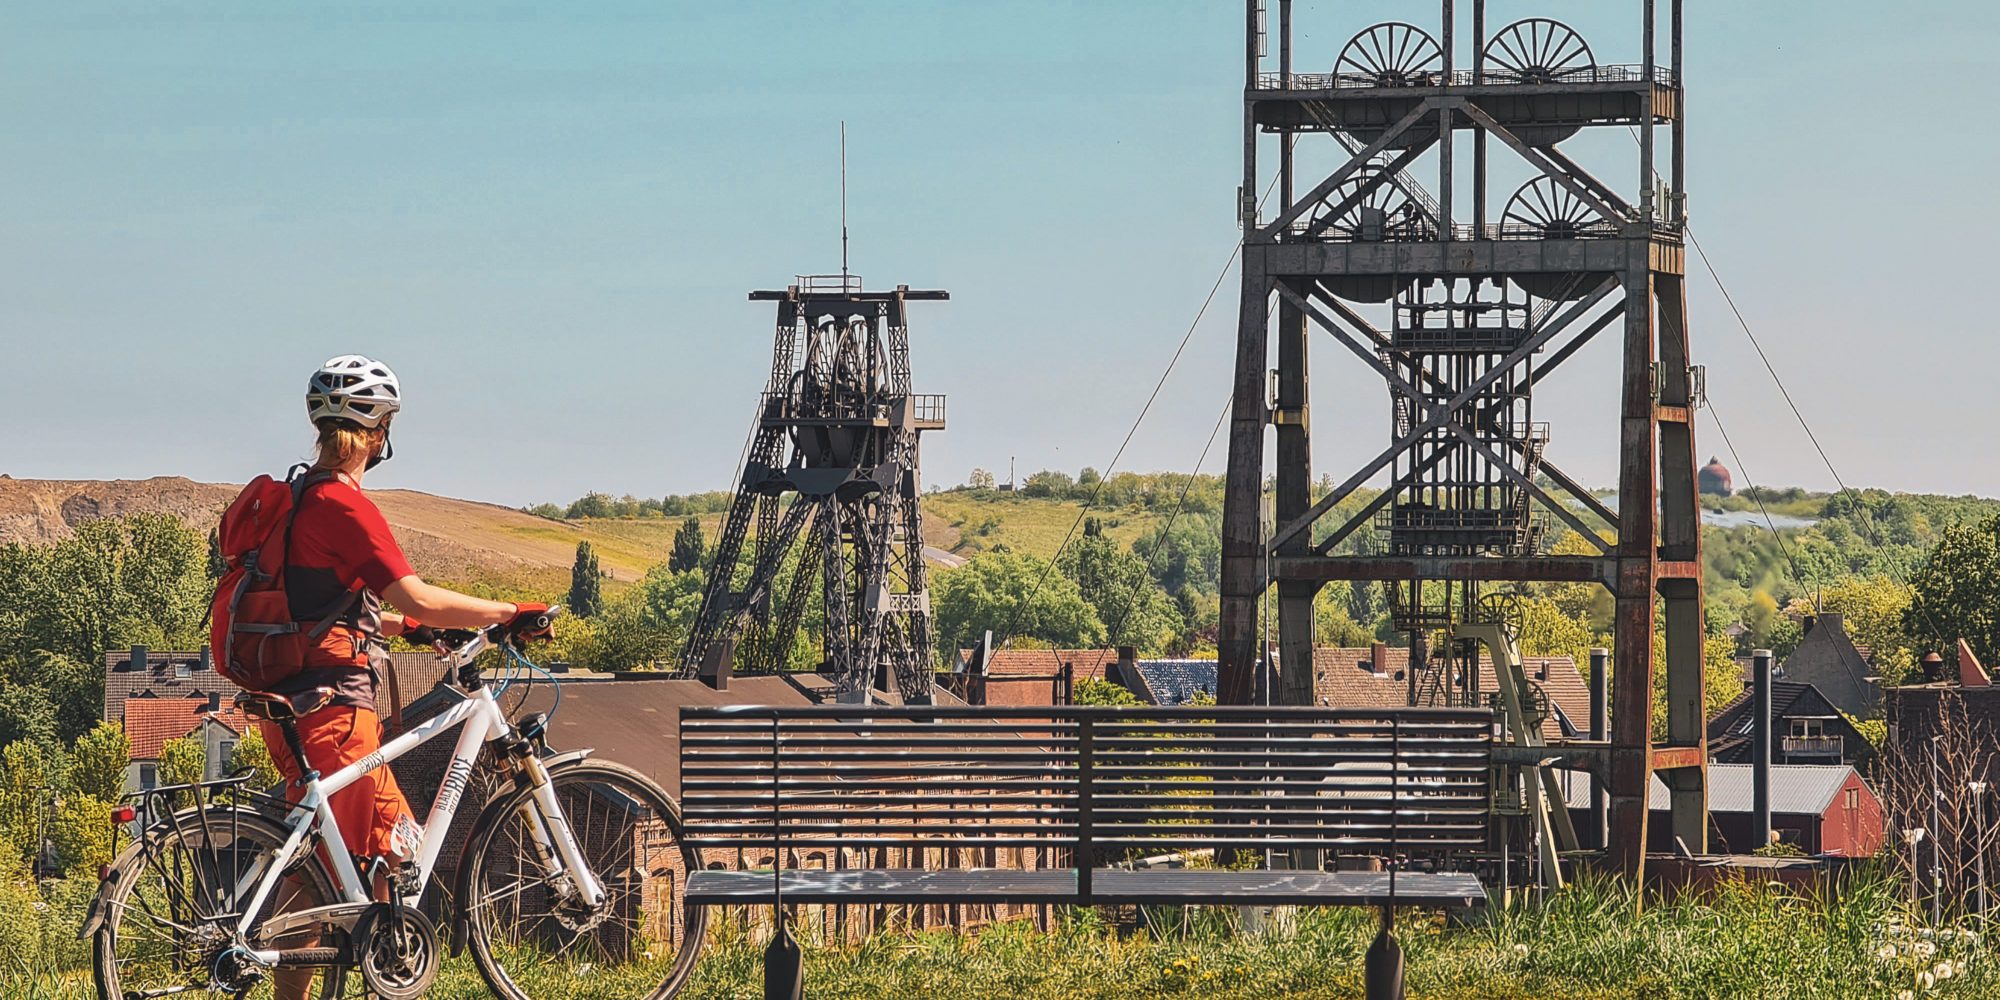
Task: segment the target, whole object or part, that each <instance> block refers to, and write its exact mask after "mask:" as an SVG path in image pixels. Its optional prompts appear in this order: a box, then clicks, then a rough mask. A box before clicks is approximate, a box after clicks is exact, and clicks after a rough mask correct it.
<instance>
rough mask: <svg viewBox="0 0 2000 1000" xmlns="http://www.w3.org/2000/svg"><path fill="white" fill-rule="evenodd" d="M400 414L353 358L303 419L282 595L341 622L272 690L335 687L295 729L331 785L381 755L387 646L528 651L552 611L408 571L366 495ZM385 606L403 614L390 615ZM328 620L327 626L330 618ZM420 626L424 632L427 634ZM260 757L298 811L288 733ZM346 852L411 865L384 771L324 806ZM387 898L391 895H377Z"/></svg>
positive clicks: (329, 374)
mask: <svg viewBox="0 0 2000 1000" xmlns="http://www.w3.org/2000/svg"><path fill="white" fill-rule="evenodd" d="M400 409H402V387H401V385H400V384H399V383H398V381H397V379H396V375H395V373H394V372H392V371H390V370H389V367H388V366H387V365H385V364H382V363H381V362H379V361H374V360H371V359H369V358H365V357H362V356H360V355H354V354H348V355H342V356H340V357H336V358H332V359H329V360H328V361H327V362H326V363H325V364H323V365H321V366H320V367H319V370H318V371H316V372H314V373H313V375H312V378H311V380H310V382H309V383H308V385H307V388H306V412H307V415H308V416H309V418H310V419H311V421H312V424H313V427H314V428H315V429H316V430H317V432H318V441H317V452H318V455H317V460H316V461H315V462H314V463H313V464H312V466H311V468H310V469H309V470H308V471H307V472H306V473H305V475H306V476H307V477H308V478H307V482H306V485H305V488H304V490H303V492H302V493H301V494H300V498H299V502H298V507H297V512H296V518H295V520H294V521H293V523H292V528H291V532H290V539H289V551H288V553H287V559H286V563H285V590H286V597H287V599H288V601H289V603H290V605H291V610H292V616H293V618H294V619H295V620H297V621H300V622H310V623H314V624H317V623H319V622H320V621H322V620H323V619H328V618H331V620H333V621H335V622H336V624H335V625H334V626H332V627H330V628H328V629H325V630H324V631H323V632H322V633H320V634H321V638H320V639H319V640H318V643H317V645H316V647H315V648H314V649H313V650H312V652H311V654H309V655H308V657H307V659H308V660H309V661H310V662H309V663H308V664H300V665H298V666H299V667H300V668H301V669H299V671H298V672H297V673H296V674H293V675H291V676H290V677H287V678H286V679H284V680H282V681H280V682H278V683H275V684H273V685H271V690H272V692H273V693H276V694H282V695H287V696H296V695H299V694H304V693H306V692H309V691H311V690H312V689H314V688H317V687H328V688H332V689H333V691H334V695H333V698H332V700H331V701H330V702H329V703H328V705H327V707H325V708H321V709H319V710H317V711H315V712H313V713H312V714H310V715H307V716H305V717H304V718H301V719H299V720H298V730H299V738H300V742H301V743H302V745H303V746H304V748H305V755H306V765H307V766H308V767H310V768H312V769H314V770H317V771H319V772H320V773H321V774H332V773H333V772H335V771H337V770H339V769H340V768H342V767H344V766H346V765H348V764H351V763H353V762H355V761H357V760H360V759H361V758H363V757H365V756H367V755H368V754H371V753H374V752H375V751H376V750H377V749H379V748H380V746H381V738H382V724H381V720H380V717H379V716H378V715H377V713H376V701H375V698H376V684H377V680H378V678H379V676H380V672H381V670H382V668H383V667H385V666H386V656H385V650H386V642H385V638H386V637H388V636H394V635H402V636H406V637H407V638H409V639H411V640H412V641H414V642H418V643H420V644H427V643H429V642H430V641H431V640H432V639H433V638H434V636H433V634H432V633H431V632H430V626H436V627H439V628H483V627H485V626H488V625H499V624H508V625H510V626H513V627H514V629H515V631H516V634H517V635H518V636H519V637H520V638H523V639H537V638H547V634H546V633H547V627H546V625H544V626H542V628H541V629H539V630H536V629H533V628H532V627H531V626H529V625H528V624H527V623H528V622H529V620H531V619H534V618H536V617H538V616H540V615H541V614H542V613H543V612H546V611H547V610H548V606H547V605H545V604H534V603H508V602H504V601H489V600H484V599H481V598H477V597H472V596H469V595H466V594H461V593H458V592H456V591H451V590H446V589H444V588H443V587H435V586H432V585H430V584H428V583H425V582H424V581H423V579H422V578H421V577H419V576H417V574H416V573H415V572H414V571H413V570H411V569H410V563H409V560H408V559H406V558H404V556H403V551H402V548H401V546H399V545H397V544H396V539H395V536H394V535H393V534H391V533H390V531H389V524H388V522H387V521H385V520H384V519H383V517H382V513H381V511H379V510H377V509H376V507H375V504H374V503H373V502H372V501H370V500H369V499H368V497H367V496H366V495H365V494H363V493H362V491H361V480H362V477H363V476H364V475H366V474H367V472H368V470H370V469H373V468H374V467H375V466H376V465H378V464H380V463H381V462H382V461H383V460H384V459H386V458H388V457H389V456H390V455H391V453H392V449H391V448H390V446H389V425H390V423H391V422H392V420H393V418H394V417H395V415H396V413H397V411H399V410H400ZM385 599H386V600H387V601H388V602H390V603H392V604H393V605H394V606H395V607H396V608H398V609H400V610H401V611H402V614H395V613H390V612H385V611H383V610H382V605H383V601H384V600H385ZM330 610H331V612H332V613H331V615H330V614H329V612H330ZM420 622H421V623H422V624H420ZM260 726H261V728H262V729H263V730H264V745H265V746H266V747H268V748H269V749H270V752H271V758H272V760H273V762H274V763H276V764H277V766H278V770H279V771H280V772H281V773H282V774H283V775H284V776H285V778H286V779H287V788H288V790H289V794H290V795H291V797H292V799H293V801H297V799H298V797H299V795H300V794H302V789H301V788H300V787H299V785H298V782H299V781H300V779H301V777H302V773H301V771H300V768H299V765H298V762H297V761H295V760H293V759H292V754H291V752H290V751H289V750H288V749H286V747H285V741H284V738H283V736H282V734H281V733H280V732H279V731H278V728H277V727H276V726H275V725H274V724H272V723H269V722H265V723H260ZM328 805H329V808H330V809H331V810H332V811H333V814H334V817H335V822H336V825H337V826H338V827H339V829H340V835H341V838H342V839H343V840H345V841H346V842H347V849H348V850H349V851H350V852H352V853H354V854H356V855H359V856H361V857H364V858H371V857H381V858H384V859H387V860H388V861H389V862H390V863H392V864H393V863H395V862H396V861H398V860H407V859H408V856H409V853H410V852H411V851H412V850H414V845H415V837H414V834H415V832H416V830H417V829H418V828H417V826H416V823H415V820H414V819H413V818H412V816H411V814H410V807H409V803H408V801H407V800H405V799H404V797H403V793H402V790H401V789H399V788H398V787H397V786H396V779H395V776H394V775H393V774H391V773H390V771H389V769H388V768H386V767H385V768H378V769H377V770H376V771H375V772H374V773H373V774H370V775H368V776H366V777H364V778H362V779H361V780H359V781H357V782H355V783H354V784H353V785H350V786H349V787H347V788H345V789H342V790H341V791H340V792H339V793H338V794H336V795H334V796H333V798H332V799H331V800H330V801H329V803H328ZM376 891H377V892H378V893H380V892H382V891H384V890H383V887H381V886H378V887H377V890H376ZM312 978H313V971H312V970H310V969H299V970H285V971H284V972H281V973H280V974H279V976H278V977H277V982H276V983H275V985H276V986H277V995H278V996H279V997H280V998H281V1000H284V998H290V997H302V996H304V995H305V993H306V991H307V990H308V989H310V987H311V984H312Z"/></svg>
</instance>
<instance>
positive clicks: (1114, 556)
mask: <svg viewBox="0 0 2000 1000" xmlns="http://www.w3.org/2000/svg"><path fill="white" fill-rule="evenodd" d="M1057 566H1058V568H1059V569H1061V570H1062V572H1063V574H1064V575H1065V576H1068V577H1069V578H1070V579H1071V580H1073V581H1075V582H1076V585H1077V592H1078V593H1080V594H1081V595H1082V596H1083V599H1084V601H1086V602H1087V603H1089V604H1090V606H1091V608H1092V609H1093V610H1095V611H1096V612H1097V619H1098V621H1100V622H1103V623H1104V624H1105V627H1106V628H1107V629H1108V630H1109V631H1108V632H1107V637H1108V639H1109V640H1110V642H1112V643H1113V644H1114V645H1119V646H1136V647H1138V648H1140V649H1143V650H1146V651H1148V652H1157V651H1159V650H1161V649H1164V648H1166V646H1167V644H1168V643H1170V642H1172V641H1173V639H1174V636H1175V635H1176V634H1177V633H1178V632H1179V630H1180V628H1181V625H1182V622H1181V619H1180V615H1179V614H1178V613H1176V611H1175V609H1174V604H1173V602H1172V601H1171V600H1169V599H1168V598H1167V595H1166V593H1165V592H1163V591H1161V590H1160V588H1159V587H1158V585H1156V584H1155V583H1154V582H1153V578H1152V576H1151V575H1150V574H1148V573H1147V572H1146V561H1145V560H1143V559H1141V558H1139V557H1138V556H1137V555H1135V554H1133V553H1131V552H1129V551H1126V550H1124V549H1122V548H1120V547H1119V546H1118V543H1117V542H1115V541H1112V540H1111V539H1110V538H1108V537H1106V536H1105V535H1104V533H1103V529H1102V526H1101V525H1099V524H1098V523H1097V521H1096V519H1095V518H1090V519H1087V520H1086V521H1085V530H1084V537H1083V538H1081V539H1079V540H1078V541H1077V542H1076V543H1074V544H1072V545H1071V546H1070V547H1069V549H1068V550H1067V551H1065V552H1064V553H1063V555H1062V559H1061V561H1060V562H1059V563H1058V564H1057Z"/></svg>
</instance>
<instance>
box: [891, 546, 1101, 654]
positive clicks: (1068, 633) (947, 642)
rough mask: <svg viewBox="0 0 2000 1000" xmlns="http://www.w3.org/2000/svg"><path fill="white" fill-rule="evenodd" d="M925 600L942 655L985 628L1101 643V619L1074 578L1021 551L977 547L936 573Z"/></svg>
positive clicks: (1065, 642)
mask: <svg viewBox="0 0 2000 1000" xmlns="http://www.w3.org/2000/svg"><path fill="white" fill-rule="evenodd" d="M1038 584H1039V585H1038ZM931 603H932V608H933V610H934V614H935V618H936V622H937V635H938V640H939V641H938V648H939V650H940V652H943V653H946V654H948V653H949V651H950V650H954V649H960V648H963V647H965V646H967V645H969V644H970V643H971V642H972V641H973V640H974V639H975V638H977V637H978V636H979V635H980V634H981V633H983V632H984V631H986V630H987V629H992V630H993V634H994V636H995V637H996V638H999V639H1002V640H1005V639H1007V638H1009V637H1017V636H1027V637H1031V638H1034V639H1039V640H1041V641H1044V642H1048V643H1052V644H1054V645H1057V646H1065V647H1096V646H1101V645H1103V643H1104V622H1103V621H1102V620H1101V619H1099V618H1098V617H1097V612H1096V610H1095V609H1093V608H1092V607H1091V606H1090V602H1088V601H1086V600H1084V599H1083V594H1082V593H1081V592H1079V591H1078V590H1077V586H1076V581H1074V580H1072V579H1070V578H1069V577H1068V576H1066V575H1064V574H1062V573H1058V572H1054V571H1053V570H1052V569H1051V568H1050V567H1049V564H1048V563H1046V562H1044V561H1043V560H1040V559H1037V558H1035V557H1034V556H1031V555H1027V554H1025V553H1016V552H999V551H994V552H982V553H980V554H978V555H976V556H973V557H972V559H971V561H969V562H967V563H966V564H965V565H964V566H961V567H959V568H957V569H952V570H945V571H942V572H940V573H939V574H938V575H937V577H936V579H935V581H934V583H933V584H932V587H931Z"/></svg>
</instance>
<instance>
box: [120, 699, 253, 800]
mask: <svg viewBox="0 0 2000 1000" xmlns="http://www.w3.org/2000/svg"><path fill="white" fill-rule="evenodd" d="M119 717H120V718H121V719H123V720H124V723H123V724H124V726H125V738H126V740H128V741H129V742H130V743H131V745H132V756H131V762H130V763H128V764H127V765H126V766H125V790H126V791H127V792H137V791H144V790H145V789H148V788H153V787H156V786H158V785H160V784H161V783H162V782H161V781H160V776H159V765H160V753H161V751H162V750H163V749H164V748H165V747H166V745H167V743H169V742H170V741H173V740H177V739H181V738H182V737H186V736H195V737H198V738H199V739H200V740H201V742H202V749H203V750H204V751H205V752H206V754H207V764H206V766H205V768H204V770H203V773H202V775H201V780H203V781H213V780H215V779H217V778H221V777H223V776H224V775H226V774H228V772H229V757H230V754H232V753H234V752H235V751H236V744H237V743H238V742H239V741H240V740H242V738H243V733H244V731H245V730H246V729H248V728H249V726H250V720H249V719H247V718H244V716H243V713H241V712H238V711H237V710H236V707H235V706H234V705H232V704H230V703H229V702H228V701H227V700H225V699H224V698H223V697H222V696H221V694H219V693H213V694H207V695H202V694H190V695H184V696H181V697H178V698H163V697H158V696H143V697H135V698H128V699H126V704H125V706H124V707H123V709H122V710H121V711H120V712H119Z"/></svg>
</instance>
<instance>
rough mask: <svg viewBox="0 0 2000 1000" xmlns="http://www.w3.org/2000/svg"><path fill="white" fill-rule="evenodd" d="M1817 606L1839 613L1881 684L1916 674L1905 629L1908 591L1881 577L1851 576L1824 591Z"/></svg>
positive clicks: (1906, 588) (1901, 680) (1896, 681)
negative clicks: (1868, 655) (1864, 650)
mask: <svg viewBox="0 0 2000 1000" xmlns="http://www.w3.org/2000/svg"><path fill="white" fill-rule="evenodd" d="M1820 607H1822V608H1823V609H1825V610H1827V611H1837V612H1840V615H1841V621H1842V623H1843V624H1844V626H1845V627H1846V629H1847V634H1848V635H1850V636H1853V637H1854V641H1855V642H1856V643H1858V644H1860V645H1863V646H1867V647H1868V649H1869V651H1870V653H1871V654H1872V656H1873V658H1874V664H1873V665H1874V667H1875V672H1876V673H1877V674H1880V675H1881V676H1882V679H1883V683H1884V684H1900V683H1902V682H1903V681H1904V680H1905V679H1906V678H1908V677H1909V676H1910V674H1912V673H1914V672H1915V671H1916V667H1917V658H1916V655H1915V654H1914V653H1913V652H1912V650H1911V648H1910V647H1911V639H1910V635H1909V633H1908V632H1907V631H1906V630H1905V627H1904V619H1905V618H1906V617H1907V616H1908V613H1909V610H1910V588H1908V587H1906V586H1904V585H1902V584H1900V583H1897V582H1896V581H1894V580H1891V579H1890V578H1888V577H1887V576H1882V575H1876V576H1870V577H1852V578H1849V579H1846V580H1842V581H1840V582H1839V583H1836V584H1834V585H1833V586H1831V587H1828V588H1826V592H1825V594H1824V595H1822V596H1821V598H1820Z"/></svg>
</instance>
